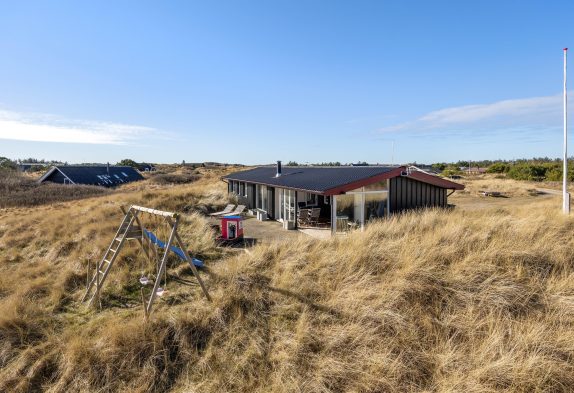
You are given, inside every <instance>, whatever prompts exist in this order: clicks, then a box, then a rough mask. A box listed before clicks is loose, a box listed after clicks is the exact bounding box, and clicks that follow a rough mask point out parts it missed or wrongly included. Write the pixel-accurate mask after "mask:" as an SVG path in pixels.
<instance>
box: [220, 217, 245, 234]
mask: <svg viewBox="0 0 574 393" xmlns="http://www.w3.org/2000/svg"><path fill="white" fill-rule="evenodd" d="M221 238H222V239H224V240H234V239H241V238H243V218H242V217H241V216H225V217H222V218H221Z"/></svg>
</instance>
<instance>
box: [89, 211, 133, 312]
mask: <svg viewBox="0 0 574 393" xmlns="http://www.w3.org/2000/svg"><path fill="white" fill-rule="evenodd" d="M135 220H137V212H133V211H132V210H131V209H130V210H128V212H126V215H125V216H124V219H123V221H122V223H121V224H120V226H119V228H118V230H117V232H116V235H115V236H114V239H113V240H112V242H111V243H110V245H109V247H108V249H107V250H106V252H105V254H104V256H103V257H102V259H101V261H100V262H99V263H98V265H97V266H96V273H95V274H94V276H93V277H92V279H91V280H90V283H89V284H88V288H87V289H86V293H85V294H84V297H83V298H82V302H84V301H86V300H87V299H88V306H89V305H91V304H92V303H93V302H94V300H95V299H98V300H99V296H100V290H101V288H102V285H103V283H104V281H105V280H106V277H107V276H108V273H109V271H110V269H111V267H112V265H113V264H114V261H115V260H116V256H117V255H118V253H119V251H120V250H121V248H122V246H123V245H124V242H125V241H126V240H127V239H131V238H135V236H137V235H138V228H134V225H133V224H134V221H135ZM134 229H135V231H134ZM139 233H141V228H139ZM140 236H141V235H140Z"/></svg>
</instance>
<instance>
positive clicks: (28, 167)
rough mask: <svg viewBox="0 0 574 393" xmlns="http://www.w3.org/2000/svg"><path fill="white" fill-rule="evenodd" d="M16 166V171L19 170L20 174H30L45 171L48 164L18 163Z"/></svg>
mask: <svg viewBox="0 0 574 393" xmlns="http://www.w3.org/2000/svg"><path fill="white" fill-rule="evenodd" d="M16 165H17V166H18V170H20V171H21V172H32V171H41V170H43V169H46V168H47V167H48V165H49V164H44V163H40V162H20V163H18V164H16Z"/></svg>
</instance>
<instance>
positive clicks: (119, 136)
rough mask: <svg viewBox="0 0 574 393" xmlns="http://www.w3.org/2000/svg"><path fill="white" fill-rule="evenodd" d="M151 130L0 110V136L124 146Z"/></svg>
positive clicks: (152, 131) (146, 134)
mask: <svg viewBox="0 0 574 393" xmlns="http://www.w3.org/2000/svg"><path fill="white" fill-rule="evenodd" d="M154 133H156V130H155V129H153V128H150V127H143V126H137V125H130V124H119V123H107V122H99V121H89V120H73V119H65V118H62V117H58V116H54V115H47V114H29V113H19V112H13V111H6V110H0V139H11V140H20V141H35V142H59V143H84V144H105V145H110V144H111V145H125V144H130V143H135V142H137V141H138V139H140V138H142V137H144V136H149V135H151V134H154Z"/></svg>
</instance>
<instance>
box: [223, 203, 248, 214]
mask: <svg viewBox="0 0 574 393" xmlns="http://www.w3.org/2000/svg"><path fill="white" fill-rule="evenodd" d="M244 210H245V205H237V207H236V208H235V210H233V211H232V212H229V213H226V214H224V216H237V215H239V214H241V213H243V211H244Z"/></svg>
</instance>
